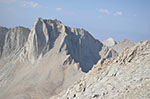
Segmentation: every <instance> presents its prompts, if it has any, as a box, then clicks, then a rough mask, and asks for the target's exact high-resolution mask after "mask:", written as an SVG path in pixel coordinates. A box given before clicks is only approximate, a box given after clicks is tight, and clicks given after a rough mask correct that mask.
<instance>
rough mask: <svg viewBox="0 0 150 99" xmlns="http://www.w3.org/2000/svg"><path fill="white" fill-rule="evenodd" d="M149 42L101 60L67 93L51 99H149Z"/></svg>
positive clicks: (66, 91) (65, 91)
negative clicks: (117, 55)
mask: <svg viewBox="0 0 150 99" xmlns="http://www.w3.org/2000/svg"><path fill="white" fill-rule="evenodd" d="M149 74H150V41H145V42H143V43H138V44H136V45H135V46H134V47H133V48H127V49H125V50H124V51H123V52H122V53H121V54H120V55H119V57H117V58H115V59H114V58H111V59H105V58H103V59H101V60H100V61H99V62H98V63H97V64H96V65H94V67H93V68H92V70H91V71H89V72H88V73H87V74H85V75H84V76H83V77H82V78H81V80H80V81H78V82H76V83H74V84H73V85H72V86H71V87H70V88H69V89H67V90H64V91H63V92H61V93H60V94H59V95H56V96H53V97H51V98H50V99H149V98H150V75H149Z"/></svg>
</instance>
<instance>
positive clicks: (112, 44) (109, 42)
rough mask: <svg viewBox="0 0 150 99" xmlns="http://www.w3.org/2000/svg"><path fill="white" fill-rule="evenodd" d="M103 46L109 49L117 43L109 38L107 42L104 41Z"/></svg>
mask: <svg viewBox="0 0 150 99" xmlns="http://www.w3.org/2000/svg"><path fill="white" fill-rule="evenodd" d="M103 44H104V45H106V46H109V47H111V46H114V45H115V44H117V42H116V41H115V40H114V39H113V38H111V37H110V38H108V39H107V40H104V41H103Z"/></svg>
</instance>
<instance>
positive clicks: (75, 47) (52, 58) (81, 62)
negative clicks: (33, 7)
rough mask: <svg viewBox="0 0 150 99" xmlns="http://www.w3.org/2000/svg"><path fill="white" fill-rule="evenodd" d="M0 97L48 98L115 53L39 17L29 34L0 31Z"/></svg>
mask: <svg viewBox="0 0 150 99" xmlns="http://www.w3.org/2000/svg"><path fill="white" fill-rule="evenodd" d="M0 35H1V36H0V37H1V39H0V40H1V42H0V45H1V46H0V48H1V49H0V52H1V54H0V55H1V56H0V57H1V58H0V97H1V98H2V99H10V98H11V99H24V98H27V99H35V98H38V99H41V98H49V97H51V96H52V95H55V94H58V93H59V92H60V91H62V90H64V89H66V88H68V86H70V85H71V84H72V83H73V82H75V81H78V80H79V79H80V78H81V77H82V75H83V74H84V73H83V72H88V71H89V70H90V69H91V68H92V67H93V65H94V64H96V63H97V62H98V60H99V59H101V58H102V57H103V58H111V57H116V56H117V55H118V54H117V53H116V51H114V50H113V49H109V48H108V47H107V46H105V45H103V44H102V43H101V42H100V41H98V40H96V39H95V38H94V37H92V36H91V35H90V34H89V33H88V32H87V31H86V30H84V29H79V28H70V27H68V26H65V25H64V24H62V23H61V22H60V21H58V20H50V19H48V20H46V19H42V18H38V19H37V20H36V22H35V23H34V25H33V27H32V29H31V31H30V30H29V29H27V28H24V27H16V28H12V29H7V28H3V27H1V28H0Z"/></svg>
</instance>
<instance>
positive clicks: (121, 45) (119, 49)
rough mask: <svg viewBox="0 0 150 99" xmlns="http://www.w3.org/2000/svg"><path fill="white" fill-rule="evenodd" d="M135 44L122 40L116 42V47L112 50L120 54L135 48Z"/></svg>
mask: <svg viewBox="0 0 150 99" xmlns="http://www.w3.org/2000/svg"><path fill="white" fill-rule="evenodd" d="M135 44H136V43H135V42H132V41H130V40H128V39H124V40H122V41H120V42H118V43H117V44H116V45H114V46H112V49H114V50H115V51H116V52H117V53H121V52H123V50H124V49H126V48H130V47H133V46H135Z"/></svg>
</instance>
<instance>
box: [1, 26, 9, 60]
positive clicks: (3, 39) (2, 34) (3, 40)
mask: <svg viewBox="0 0 150 99" xmlns="http://www.w3.org/2000/svg"><path fill="white" fill-rule="evenodd" d="M7 32H8V29H7V28H5V27H0V57H1V54H2V52H3V46H4V42H5V36H6V33H7Z"/></svg>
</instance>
